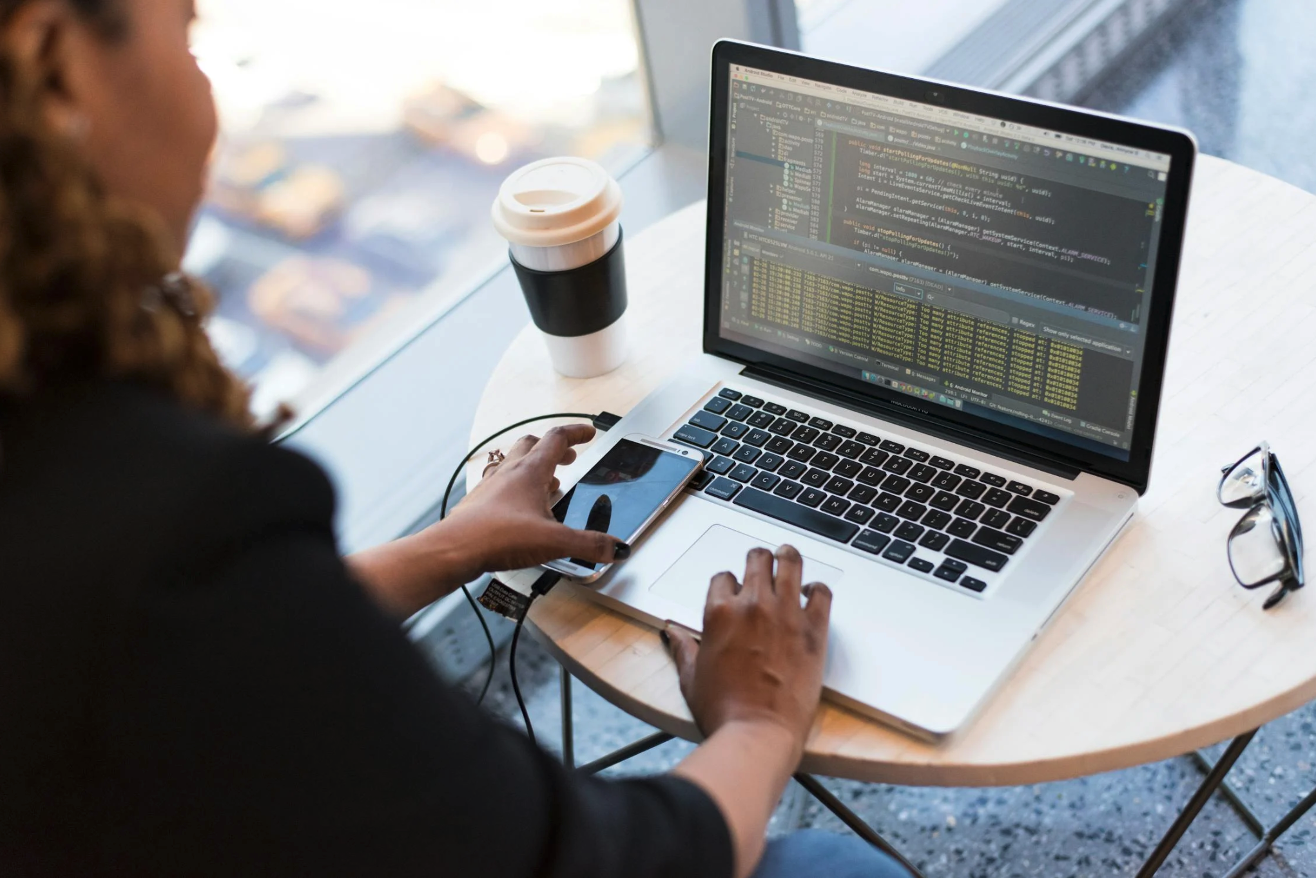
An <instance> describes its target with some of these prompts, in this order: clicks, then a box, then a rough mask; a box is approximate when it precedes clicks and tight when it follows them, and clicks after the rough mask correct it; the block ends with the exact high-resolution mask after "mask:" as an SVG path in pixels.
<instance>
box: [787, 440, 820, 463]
mask: <svg viewBox="0 0 1316 878" xmlns="http://www.w3.org/2000/svg"><path fill="white" fill-rule="evenodd" d="M817 453H818V452H817V451H816V450H815V449H813V448H810V447H809V446H808V445H800V444H798V443H796V445H795V447H793V448H792V449H791V450H790V451H788V452H787V453H786V456H787V457H789V458H790V459H791V460H798V461H799V462H800V463H808V462H809V461H810V460H812V459H813V456H814V455H815V454H817Z"/></svg>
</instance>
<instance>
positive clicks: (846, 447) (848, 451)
mask: <svg viewBox="0 0 1316 878" xmlns="http://www.w3.org/2000/svg"><path fill="white" fill-rule="evenodd" d="M836 453H837V454H839V455H841V456H842V457H849V458H851V459H853V460H857V459H858V458H859V455H861V454H863V453H864V446H862V445H860V444H859V443H858V442H856V441H854V440H853V439H850V440H847V441H845V442H842V443H841V447H840V448H838V449H836Z"/></svg>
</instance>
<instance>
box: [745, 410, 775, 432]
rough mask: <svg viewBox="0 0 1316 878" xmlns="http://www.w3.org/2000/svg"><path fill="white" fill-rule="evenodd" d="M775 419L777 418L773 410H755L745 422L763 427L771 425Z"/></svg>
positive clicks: (752, 425)
mask: <svg viewBox="0 0 1316 878" xmlns="http://www.w3.org/2000/svg"><path fill="white" fill-rule="evenodd" d="M775 420H777V419H776V418H774V417H773V416H772V412H755V413H754V414H752V415H750V416H749V420H747V421H745V423H747V424H749V425H750V426H751V427H758V428H759V429H763V428H764V427H771V426H772V422H773V421H775Z"/></svg>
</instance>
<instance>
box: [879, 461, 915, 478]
mask: <svg viewBox="0 0 1316 878" xmlns="http://www.w3.org/2000/svg"><path fill="white" fill-rule="evenodd" d="M913 465H914V461H912V460H910V459H909V458H908V457H889V458H887V461H886V463H884V464H882V469H884V470H886V471H887V472H889V473H895V474H896V475H898V476H903V475H904V474H905V473H907V472H909V468H910V467H911V466H913Z"/></svg>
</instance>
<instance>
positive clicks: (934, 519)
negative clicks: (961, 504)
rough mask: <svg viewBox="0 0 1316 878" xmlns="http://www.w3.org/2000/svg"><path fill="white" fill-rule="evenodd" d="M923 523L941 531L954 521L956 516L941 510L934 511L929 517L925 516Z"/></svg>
mask: <svg viewBox="0 0 1316 878" xmlns="http://www.w3.org/2000/svg"><path fill="white" fill-rule="evenodd" d="M922 520H923V523H924V524H925V525H927V526H928V527H930V528H934V529H935V530H941V529H942V528H943V527H945V526H946V525H948V524H950V523H951V522H952V521H954V520H955V519H954V516H952V515H951V514H950V513H949V512H942V511H941V510H940V509H934V510H932V511H931V512H929V513H928V514H927V515H925V516H923V519H922Z"/></svg>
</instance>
